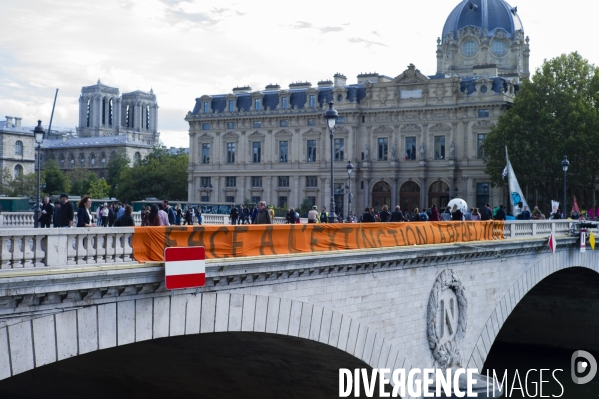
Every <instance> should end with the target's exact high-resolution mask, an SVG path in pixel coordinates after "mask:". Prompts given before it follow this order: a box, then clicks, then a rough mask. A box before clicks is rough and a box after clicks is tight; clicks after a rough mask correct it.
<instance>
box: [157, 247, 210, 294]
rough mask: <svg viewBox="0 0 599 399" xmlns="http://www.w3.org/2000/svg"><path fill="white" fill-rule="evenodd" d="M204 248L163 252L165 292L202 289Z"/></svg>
mask: <svg viewBox="0 0 599 399" xmlns="http://www.w3.org/2000/svg"><path fill="white" fill-rule="evenodd" d="M205 259H206V256H205V252H204V247H170V248H166V249H165V250H164V274H165V285H166V289H167V290H177V289H183V288H196V287H203V286H204V285H205V284H206V261H205Z"/></svg>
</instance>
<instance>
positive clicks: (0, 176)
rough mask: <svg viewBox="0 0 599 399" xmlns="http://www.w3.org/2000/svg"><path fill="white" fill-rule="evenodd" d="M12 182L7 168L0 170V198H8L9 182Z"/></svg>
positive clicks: (9, 191) (9, 192)
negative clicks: (0, 196)
mask: <svg viewBox="0 0 599 399" xmlns="http://www.w3.org/2000/svg"><path fill="white" fill-rule="evenodd" d="M11 181H12V175H11V174H10V171H9V170H8V168H4V169H2V170H0V194H1V195H2V196H7V197H10V194H11V188H10V182H11Z"/></svg>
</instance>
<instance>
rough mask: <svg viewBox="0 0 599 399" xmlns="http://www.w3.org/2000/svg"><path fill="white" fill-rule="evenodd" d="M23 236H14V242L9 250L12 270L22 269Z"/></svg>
mask: <svg viewBox="0 0 599 399" xmlns="http://www.w3.org/2000/svg"><path fill="white" fill-rule="evenodd" d="M22 247H23V236H21V235H16V236H14V240H13V242H12V246H11V248H10V252H11V258H12V268H13V269H17V268H22V267H23V255H24V254H23V251H22Z"/></svg>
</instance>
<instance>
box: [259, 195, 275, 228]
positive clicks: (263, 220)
mask: <svg viewBox="0 0 599 399" xmlns="http://www.w3.org/2000/svg"><path fill="white" fill-rule="evenodd" d="M256 224H272V220H271V218H270V213H269V212H268V209H266V201H260V202H258V213H257V214H256Z"/></svg>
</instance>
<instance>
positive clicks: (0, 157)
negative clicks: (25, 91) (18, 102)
mask: <svg viewBox="0 0 599 399" xmlns="http://www.w3.org/2000/svg"><path fill="white" fill-rule="evenodd" d="M35 147H36V144H35V136H34V135H33V127H31V128H28V127H25V126H21V118H18V117H12V116H7V117H6V120H4V121H0V170H2V171H4V170H7V171H8V172H9V174H10V175H11V177H12V178H13V179H16V178H18V177H19V176H21V175H23V174H29V173H33V171H34V168H35V161H36V159H35V157H36V152H35ZM0 194H3V193H0Z"/></svg>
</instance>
